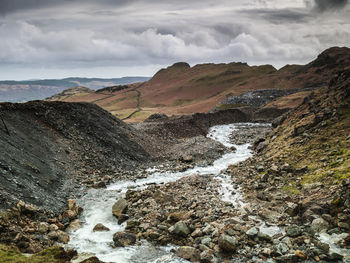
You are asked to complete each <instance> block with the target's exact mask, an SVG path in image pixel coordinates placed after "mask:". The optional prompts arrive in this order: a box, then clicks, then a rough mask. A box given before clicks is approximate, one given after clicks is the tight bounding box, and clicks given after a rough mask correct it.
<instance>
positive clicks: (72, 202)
mask: <svg viewBox="0 0 350 263" xmlns="http://www.w3.org/2000/svg"><path fill="white" fill-rule="evenodd" d="M67 204H68V210H72V211H74V210H75V209H76V208H77V203H76V202H75V200H73V199H68V200H67Z"/></svg>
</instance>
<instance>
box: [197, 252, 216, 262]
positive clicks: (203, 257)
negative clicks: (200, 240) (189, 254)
mask: <svg viewBox="0 0 350 263" xmlns="http://www.w3.org/2000/svg"><path fill="white" fill-rule="evenodd" d="M199 256H200V262H201V263H211V262H213V261H214V256H213V252H212V251H211V250H205V251H203V252H202V253H201V254H200V255H199Z"/></svg>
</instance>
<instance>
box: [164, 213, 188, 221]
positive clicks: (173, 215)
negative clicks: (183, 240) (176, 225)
mask: <svg viewBox="0 0 350 263" xmlns="http://www.w3.org/2000/svg"><path fill="white" fill-rule="evenodd" d="M184 218H185V214H184V212H173V213H170V214H169V215H168V220H170V221H172V222H178V221H181V220H182V219H184Z"/></svg>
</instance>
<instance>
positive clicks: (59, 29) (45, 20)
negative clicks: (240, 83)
mask: <svg viewBox="0 0 350 263" xmlns="http://www.w3.org/2000/svg"><path fill="white" fill-rule="evenodd" d="M315 10H317V12H315ZM327 10H332V12H325V11H327ZM320 11H322V12H320ZM0 35H1V37H2V40H1V41H0V79H1V78H2V79H4V78H7V79H8V78H11V76H14V74H15V73H14V72H17V73H18V72H19V73H18V74H20V72H25V76H28V78H29V77H33V78H38V77H47V75H45V74H47V72H50V74H51V73H52V75H54V74H56V73H57V72H62V74H65V75H71V74H80V75H82V74H85V75H88V74H89V76H92V74H94V76H104V75H103V74H104V73H105V72H111V74H110V75H109V76H114V75H112V74H113V72H119V73H118V74H119V75H122V74H124V73H123V72H126V74H128V75H130V74H134V75H136V74H138V75H140V74H141V75H151V74H152V73H154V71H157V70H158V69H159V68H160V67H164V66H168V65H169V64H172V63H174V62H178V61H187V62H189V63H190V64H196V63H204V62H214V63H219V62H231V61H243V62H248V63H250V64H266V63H269V64H273V65H274V66H276V67H280V66H283V65H284V64H286V63H289V64H292V63H306V62H308V61H310V60H311V59H312V58H314V57H315V56H316V55H317V54H318V53H319V52H321V51H322V50H324V49H326V48H328V47H330V46H336V45H337V46H349V45H350V16H349V7H348V5H347V1H336V0H332V1H325V0H284V1H280V0H193V1H188V0H176V1H175V0H172V1H164V0H148V1H141V0H98V1H97V0H0ZM96 68H98V71H96V70H95V69H96ZM108 70H110V71H108ZM72 72H78V73H72ZM101 72H102V73H101ZM23 74H24V73H23ZM38 74H43V75H44V76H41V75H39V76H38ZM115 74H116V75H115V76H117V73H115ZM18 78H20V77H18ZM21 78H25V77H21Z"/></svg>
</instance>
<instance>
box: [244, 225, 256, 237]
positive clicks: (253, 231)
mask: <svg viewBox="0 0 350 263" xmlns="http://www.w3.org/2000/svg"><path fill="white" fill-rule="evenodd" d="M258 233H259V230H258V229H257V228H256V227H252V228H251V229H249V230H248V231H247V232H246V235H247V236H248V237H255V236H256V235H257V234H258Z"/></svg>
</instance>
